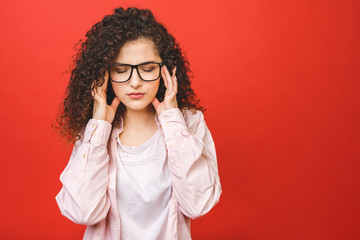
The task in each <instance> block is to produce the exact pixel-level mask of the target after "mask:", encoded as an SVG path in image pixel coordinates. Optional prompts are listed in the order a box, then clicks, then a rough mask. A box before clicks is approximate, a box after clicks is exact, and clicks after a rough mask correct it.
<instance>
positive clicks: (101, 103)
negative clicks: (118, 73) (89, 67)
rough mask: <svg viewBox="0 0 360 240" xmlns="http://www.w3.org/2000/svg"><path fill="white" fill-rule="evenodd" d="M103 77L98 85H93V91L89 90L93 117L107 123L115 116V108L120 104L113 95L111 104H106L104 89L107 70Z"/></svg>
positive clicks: (106, 80) (106, 81)
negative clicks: (92, 102) (101, 82)
mask: <svg viewBox="0 0 360 240" xmlns="http://www.w3.org/2000/svg"><path fill="white" fill-rule="evenodd" d="M104 79H105V81H104V83H103V84H102V85H101V86H100V87H95V88H94V91H91V95H92V96H93V98H94V110H93V118H94V119H97V120H105V121H107V122H109V123H112V122H113V121H114V118H115V113H116V109H117V107H118V106H119V104H120V100H119V99H118V98H117V97H115V98H114V99H113V101H112V103H111V105H110V106H109V105H107V103H106V90H107V84H108V81H109V73H108V72H106V73H105V78H104ZM93 84H94V83H93Z"/></svg>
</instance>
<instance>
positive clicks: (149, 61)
mask: <svg viewBox="0 0 360 240" xmlns="http://www.w3.org/2000/svg"><path fill="white" fill-rule="evenodd" d="M159 62H160V63H162V61H161V60H160V61H156V60H148V61H146V62H141V63H138V64H130V63H122V62H113V64H114V63H116V64H121V65H132V66H133V65H141V64H145V63H159Z"/></svg>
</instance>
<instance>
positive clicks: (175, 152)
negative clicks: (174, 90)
mask: <svg viewBox="0 0 360 240" xmlns="http://www.w3.org/2000/svg"><path fill="white" fill-rule="evenodd" d="M159 120H160V122H161V126H162V128H163V130H164V135H165V142H166V146H167V149H168V161H169V169H170V173H171V179H172V185H173V190H174V194H175V197H176V199H177V200H178V203H179V208H180V210H181V211H182V212H183V213H184V214H185V215H186V216H188V217H190V218H193V219H194V218H197V217H200V216H202V215H204V214H206V213H207V212H209V211H210V210H211V208H212V207H213V206H214V205H215V204H216V203H217V202H218V201H219V198H220V195H221V192H222V190H221V185H220V179H219V174H218V166H217V160H216V152H215V145H214V141H213V139H212V137H211V134H210V131H209V129H208V128H207V126H206V123H205V120H204V116H203V114H202V112H200V111H197V112H196V114H194V115H192V114H191V113H189V114H188V117H187V121H186V123H185V120H184V117H183V115H182V113H181V111H180V110H179V109H178V108H172V109H169V110H166V111H163V112H162V113H161V114H160V115H159Z"/></svg>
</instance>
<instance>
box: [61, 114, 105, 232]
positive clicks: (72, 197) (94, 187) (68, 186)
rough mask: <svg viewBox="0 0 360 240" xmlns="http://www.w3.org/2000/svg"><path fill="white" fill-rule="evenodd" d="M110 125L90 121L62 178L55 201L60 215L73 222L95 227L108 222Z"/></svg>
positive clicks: (75, 146)
mask: <svg viewBox="0 0 360 240" xmlns="http://www.w3.org/2000/svg"><path fill="white" fill-rule="evenodd" d="M110 132H111V124H110V123H108V122H106V121H103V120H95V119H90V120H89V122H88V124H87V125H86V127H85V130H84V133H83V134H81V138H80V140H78V141H77V142H76V143H75V145H74V147H73V151H72V154H71V156H70V160H69V162H68V164H67V166H66V168H65V169H64V171H63V172H62V173H61V175H60V181H61V182H62V184H63V186H62V188H61V190H60V192H59V193H58V195H57V196H56V197H55V199H56V201H57V204H58V206H59V208H60V211H61V213H62V214H63V215H64V216H65V217H67V218H69V219H70V220H71V221H73V222H75V223H78V224H84V225H93V224H96V223H98V222H100V221H101V220H103V219H105V217H106V215H107V213H108V210H109V208H110V200H109V198H108V196H107V186H108V182H109V174H108V166H109V155H108V151H107V142H108V139H109V136H110Z"/></svg>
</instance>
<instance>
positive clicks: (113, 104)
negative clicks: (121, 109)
mask: <svg viewBox="0 0 360 240" xmlns="http://www.w3.org/2000/svg"><path fill="white" fill-rule="evenodd" d="M119 104H120V100H119V99H118V98H117V97H114V99H113V101H112V103H111V106H110V107H111V108H112V109H114V112H116V109H117V107H118V106H119Z"/></svg>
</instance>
